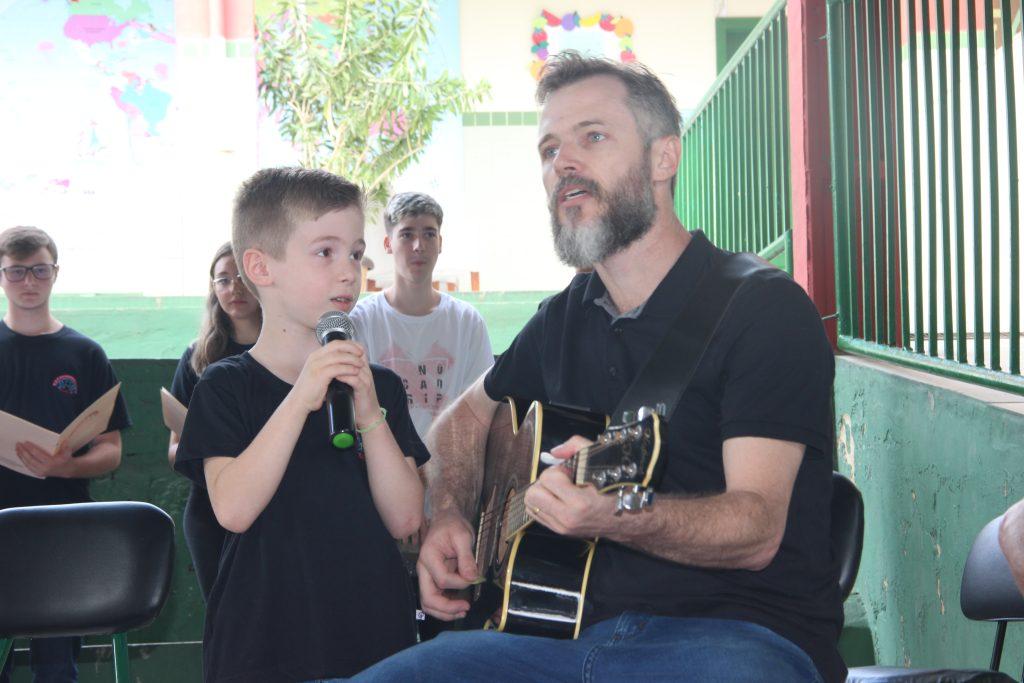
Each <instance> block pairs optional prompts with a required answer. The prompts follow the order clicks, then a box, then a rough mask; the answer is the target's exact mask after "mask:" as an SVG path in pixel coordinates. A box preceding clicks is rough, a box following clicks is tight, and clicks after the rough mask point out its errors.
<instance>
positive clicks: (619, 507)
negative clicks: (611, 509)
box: [615, 484, 654, 517]
mask: <svg viewBox="0 0 1024 683" xmlns="http://www.w3.org/2000/svg"><path fill="white" fill-rule="evenodd" d="M651 505H654V489H652V488H650V487H644V486H640V485H639V484H634V485H633V486H624V487H622V488H620V489H619V493H618V498H617V499H616V501H615V516H616V517H618V516H619V515H621V514H622V513H623V512H629V513H636V512H640V511H641V510H643V509H644V508H648V507H650V506H651Z"/></svg>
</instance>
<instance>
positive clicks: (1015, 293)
mask: <svg viewBox="0 0 1024 683" xmlns="http://www.w3.org/2000/svg"><path fill="white" fill-rule="evenodd" d="M1000 9H1001V11H1002V22H1001V23H1002V28H1003V69H1004V71H1005V78H1006V83H1005V85H1006V150H1007V160H1006V165H1007V177H1006V185H1007V192H1008V193H1009V201H1010V206H1009V210H1010V215H1009V221H1010V225H1009V226H1008V227H1009V233H1010V359H1009V360H1010V368H1009V369H1010V372H1011V373H1013V374H1015V375H1019V374H1020V196H1019V189H1018V184H1017V175H1018V168H1017V92H1016V87H1015V84H1014V80H1015V76H1014V73H1013V26H1012V25H1011V24H1012V18H1013V14H1012V12H1011V11H1010V0H1002V3H1001V4H1000ZM997 331H998V330H997V329H995V328H993V333H995V332H997Z"/></svg>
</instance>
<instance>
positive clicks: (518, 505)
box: [480, 465, 627, 525]
mask: <svg viewBox="0 0 1024 683" xmlns="http://www.w3.org/2000/svg"><path fill="white" fill-rule="evenodd" d="M620 468H621V465H614V466H612V465H602V466H600V467H590V468H588V469H587V471H588V472H606V471H612V470H617V469H620ZM534 483H535V482H531V483H530V484H529V485H528V486H527V487H526V488H524V489H523V490H522V491H518V492H516V494H515V495H514V496H513V497H512V499H511V501H510V502H509V504H508V505H507V506H504V507H502V508H500V509H495V510H493V511H491V512H487V513H484V514H483V515H481V516H480V524H481V525H483V524H486V523H490V522H491V521H493V520H494V519H496V518H498V517H499V516H501V515H503V514H505V510H506V509H508V510H510V513H509V517H511V516H512V512H515V511H517V510H520V511H521V510H522V509H525V504H524V503H523V502H522V501H523V499H524V498H525V496H526V492H527V491H528V490H529V489H530V486H533V484H534ZM623 483H627V482H623Z"/></svg>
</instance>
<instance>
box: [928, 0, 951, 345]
mask: <svg viewBox="0 0 1024 683" xmlns="http://www.w3.org/2000/svg"><path fill="white" fill-rule="evenodd" d="M935 29H936V34H937V37H938V40H937V42H938V53H937V56H938V72H939V186H940V187H941V188H942V200H941V204H940V206H941V215H940V219H941V220H940V226H941V227H940V229H941V231H942V351H943V354H942V357H943V358H945V359H947V360H952V359H953V299H952V292H953V273H952V268H953V259H952V258H951V251H950V244H951V240H950V234H949V231H950V227H949V111H948V104H949V83H948V79H947V76H946V71H947V66H946V6H945V2H943V0H935ZM938 265H939V263H938V262H936V266H938ZM932 296H933V297H935V296H936V294H935V293H934V292H933V293H932Z"/></svg>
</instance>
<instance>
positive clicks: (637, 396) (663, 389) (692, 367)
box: [611, 253, 775, 424]
mask: <svg viewBox="0 0 1024 683" xmlns="http://www.w3.org/2000/svg"><path fill="white" fill-rule="evenodd" d="M774 268H775V266H773V265H771V264H770V263H768V262H767V261H765V260H764V259H762V258H760V257H758V256H755V255H754V254H748V253H739V254H728V255H726V256H724V257H722V258H719V259H717V262H716V263H714V264H713V265H712V266H711V267H710V268H708V269H707V271H705V273H704V274H703V275H702V276H701V278H700V280H698V281H697V285H696V287H694V290H693V292H692V293H691V294H690V296H689V297H688V298H687V299H686V301H685V302H684V303H683V306H682V308H681V309H680V311H679V315H678V317H676V319H675V321H674V322H673V323H672V326H671V327H670V328H669V330H668V333H667V334H666V335H665V338H664V339H662V340H661V343H660V344H659V345H658V347H657V348H656V349H655V350H654V353H653V354H651V357H650V359H649V360H648V361H647V364H646V365H644V368H643V370H641V371H640V374H639V375H637V377H636V379H635V380H633V383H632V384H631V385H630V386H629V389H627V390H626V393H625V394H624V395H623V397H622V400H620V401H619V405H618V406H617V407H616V409H615V412H613V413H612V415H611V419H612V423H613V424H619V423H622V422H623V421H624V419H623V416H624V415H626V414H632V415H635V414H636V412H637V410H639V409H640V408H641V407H644V406H646V407H649V408H655V409H656V410H657V411H658V412H659V413H660V414H661V417H662V418H663V419H665V420H671V419H672V415H673V413H675V410H676V406H677V405H678V404H679V399H680V397H681V396H682V395H683V392H684V391H686V387H687V386H689V384H690V380H691V379H693V373H694V372H695V371H696V369H697V366H698V365H699V364H700V360H701V358H703V357H704V353H705V351H707V348H708V345H709V344H710V343H711V338H712V337H713V336H714V335H715V331H716V330H717V329H718V326H719V324H721V322H722V320H723V319H724V318H725V314H726V312H727V311H728V310H729V306H730V305H731V304H732V302H733V300H735V298H736V295H737V294H738V293H739V291H740V290H741V289H742V288H743V285H744V284H746V283H747V282H749V281H750V276H751V275H753V274H754V273H756V272H758V271H762V270H767V269H774Z"/></svg>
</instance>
